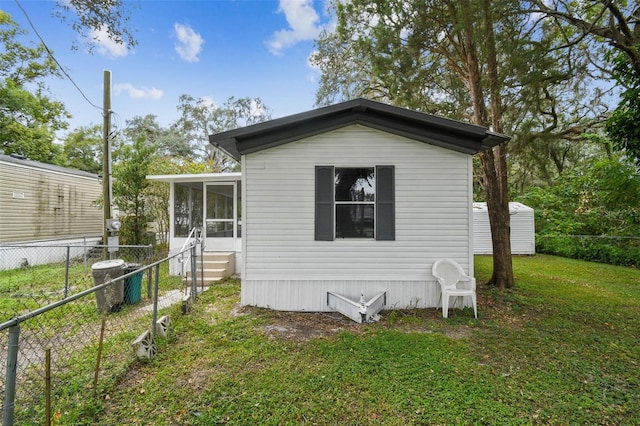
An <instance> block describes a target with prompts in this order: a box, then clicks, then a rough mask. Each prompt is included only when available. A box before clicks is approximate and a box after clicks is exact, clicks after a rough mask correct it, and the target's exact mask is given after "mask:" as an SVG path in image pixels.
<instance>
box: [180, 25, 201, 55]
mask: <svg viewBox="0 0 640 426" xmlns="http://www.w3.org/2000/svg"><path fill="white" fill-rule="evenodd" d="M173 29H174V31H175V35H176V38H177V39H178V42H177V43H176V45H175V49H176V52H177V53H178V55H180V58H182V59H183V60H185V61H187V62H198V61H199V60H200V58H199V57H198V55H200V52H201V51H202V45H203V44H204V39H203V38H202V36H200V34H198V33H197V32H195V31H194V30H193V28H191V27H190V26H188V25H182V24H178V23H175V24H174V25H173Z"/></svg>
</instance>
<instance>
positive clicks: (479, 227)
mask: <svg viewBox="0 0 640 426" xmlns="http://www.w3.org/2000/svg"><path fill="white" fill-rule="evenodd" d="M533 213H534V212H533V209H532V208H531V207H529V206H525V205H524V204H522V203H517V202H510V203H509V216H510V219H511V254H515V255H529V256H533V255H534V254H536V231H535V218H534V214H533ZM473 250H474V253H475V254H493V244H492V242H491V227H490V226H489V213H488V210H487V203H473Z"/></svg>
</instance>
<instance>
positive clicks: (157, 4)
mask: <svg viewBox="0 0 640 426" xmlns="http://www.w3.org/2000/svg"><path fill="white" fill-rule="evenodd" d="M129 4H130V5H132V6H134V7H133V8H132V16H131V21H130V23H129V28H131V29H132V30H133V32H134V37H135V38H136V40H137V41H138V45H137V46H136V47H135V48H133V49H132V50H126V49H125V48H123V47H122V46H119V45H116V44H114V43H112V42H110V41H109V40H107V39H106V38H105V37H104V35H103V34H102V33H96V34H94V37H96V38H97V40H98V45H97V46H96V47H95V48H94V50H93V52H92V53H90V52H89V51H88V49H87V48H85V47H84V45H83V43H82V42H83V40H82V39H81V38H80V36H79V35H78V34H77V33H76V32H75V31H73V30H72V29H71V27H70V25H69V24H68V23H64V22H61V21H60V20H58V19H57V18H54V17H53V16H52V10H53V8H54V2H53V0H18V1H16V0H0V9H2V10H3V11H5V12H7V13H9V14H10V15H11V17H12V19H13V20H14V21H16V22H17V23H18V24H19V25H20V27H21V28H23V29H25V30H27V31H28V32H29V33H28V35H27V36H26V37H25V38H21V41H22V42H23V43H25V42H26V43H33V44H37V43H38V42H39V40H38V38H37V35H36V33H35V32H34V30H33V28H32V27H31V25H30V23H29V21H31V23H32V24H33V26H34V27H35V29H36V30H37V32H38V33H39V34H40V36H41V37H42V39H43V40H44V42H45V43H46V45H47V46H48V47H49V49H50V50H51V51H52V52H53V55H54V56H55V58H56V59H57V61H58V62H59V63H60V64H61V65H62V66H63V67H64V69H65V70H66V72H67V73H68V74H69V76H70V77H71V79H72V80H73V82H72V81H70V80H69V79H67V78H64V79H50V80H48V81H47V85H48V87H49V89H50V91H51V96H52V97H53V98H54V99H56V100H59V101H61V102H63V103H64V104H65V106H66V108H67V110H68V111H69V112H70V113H71V114H72V115H73V118H72V119H71V120H69V122H70V126H69V129H68V130H73V129H75V128H77V127H80V126H89V125H92V124H100V125H102V122H103V118H102V106H103V86H104V85H103V80H104V77H103V76H104V71H105V70H108V71H110V72H111V89H112V90H111V109H112V111H113V114H112V123H113V126H114V128H116V129H117V128H122V127H123V126H125V124H126V120H129V119H131V118H133V117H136V116H145V115H148V114H153V115H155V116H157V119H158V122H159V123H160V124H161V125H162V126H165V127H166V126H168V125H169V124H171V123H172V122H173V121H175V120H176V119H177V118H178V116H179V115H178V111H177V108H176V107H177V105H178V99H179V97H180V95H182V94H187V95H190V96H192V97H194V98H196V99H198V98H205V99H207V100H210V101H212V102H214V103H215V104H216V105H222V104H223V103H224V102H225V101H226V100H227V99H228V98H229V97H231V96H234V97H236V98H242V97H250V98H260V99H261V100H262V102H263V103H264V104H265V105H266V106H267V107H269V108H270V111H271V115H272V117H273V118H278V117H283V116H286V115H291V114H295V113H299V112H304V111H307V110H310V109H313V108H314V104H315V93H316V90H317V87H318V80H319V76H320V74H319V72H318V71H317V70H316V69H314V68H313V67H312V66H311V65H310V63H309V56H310V55H311V53H312V51H313V49H314V43H313V40H314V39H315V38H316V37H317V36H318V34H319V32H320V31H321V29H322V28H324V27H326V26H329V25H331V21H332V19H331V17H330V16H329V15H328V14H327V13H326V4H325V0H316V1H314V0H190V1H181V0H140V1H135V2H133V1H132V2H129ZM19 6H22V9H24V11H25V12H26V15H27V16H25V13H24V12H23V11H22V10H21V8H20V7H19ZM74 42H76V43H77V44H79V46H80V48H79V49H77V50H73V49H72V46H73V44H74ZM74 83H75V85H77V86H78V87H79V89H80V90H78V89H77V88H76V87H75V86H74ZM81 92H82V93H81ZM85 97H86V99H85ZM63 135H64V134H63ZM63 135H62V136H63ZM58 136H59V137H61V135H58Z"/></svg>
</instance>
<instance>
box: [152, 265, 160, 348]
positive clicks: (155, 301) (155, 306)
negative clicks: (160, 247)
mask: <svg viewBox="0 0 640 426" xmlns="http://www.w3.org/2000/svg"><path fill="white" fill-rule="evenodd" d="M159 282H160V265H156V285H155V294H154V296H153V320H152V322H151V341H152V342H154V341H155V338H156V321H158V292H159V291H160V286H159Z"/></svg>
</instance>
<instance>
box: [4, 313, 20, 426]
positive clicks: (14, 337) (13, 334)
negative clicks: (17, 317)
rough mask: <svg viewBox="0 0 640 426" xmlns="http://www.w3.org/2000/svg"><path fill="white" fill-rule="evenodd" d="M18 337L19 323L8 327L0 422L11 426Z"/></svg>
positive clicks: (14, 395) (14, 406) (13, 409)
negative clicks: (0, 419)
mask: <svg viewBox="0 0 640 426" xmlns="http://www.w3.org/2000/svg"><path fill="white" fill-rule="evenodd" d="M19 339H20V324H16V325H14V326H12V327H11V328H9V348H8V350H7V371H6V377H5V388H4V407H3V413H2V424H3V425H5V426H13V413H14V411H15V408H16V404H15V397H16V376H17V371H18V348H19V347H20V346H19Z"/></svg>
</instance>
